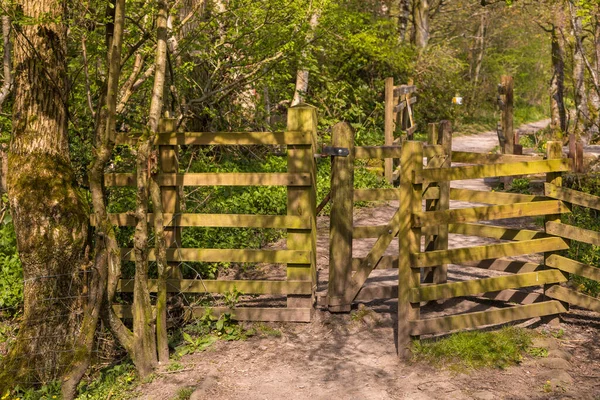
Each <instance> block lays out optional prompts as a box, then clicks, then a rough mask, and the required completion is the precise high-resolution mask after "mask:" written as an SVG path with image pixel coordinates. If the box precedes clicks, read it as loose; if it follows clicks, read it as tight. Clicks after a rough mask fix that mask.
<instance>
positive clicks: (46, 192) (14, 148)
mask: <svg viewBox="0 0 600 400" xmlns="http://www.w3.org/2000/svg"><path fill="white" fill-rule="evenodd" d="M17 6H18V7H19V8H20V10H21V12H22V13H23V16H24V17H25V18H27V20H28V21H34V22H30V23H28V24H25V25H23V26H21V27H20V34H19V35H17V37H16V46H15V52H14V59H15V67H16V68H15V103H14V105H13V137H12V141H11V145H10V153H9V156H8V167H9V171H10V173H9V175H8V179H7V186H8V195H9V201H10V206H11V213H12V217H13V222H14V226H15V232H16V236H17V246H18V249H19V255H20V258H21V263H22V266H23V277H24V284H25V287H24V296H23V297H24V314H23V320H22V323H21V327H20V330H19V334H18V336H17V338H16V340H15V342H14V344H13V346H12V349H11V350H10V353H9V356H8V357H7V359H5V360H4V363H3V365H2V369H1V371H2V372H0V393H4V391H5V390H6V389H12V388H13V387H14V386H15V385H16V384H19V385H20V386H27V385H28V384H34V383H46V382H49V381H52V380H56V379H59V378H60V377H61V376H62V375H63V373H64V372H65V370H66V369H68V368H69V366H70V365H71V363H72V362H73V361H76V360H77V357H78V353H77V351H76V350H77V349H76V348H75V347H74V345H73V342H74V341H73V338H74V337H77V335H78V334H79V327H80V324H81V321H80V318H79V312H78V311H79V310H81V307H82V303H83V301H84V299H83V298H82V295H81V294H82V293H83V288H84V282H83V280H82V278H81V277H82V274H81V271H82V267H83V266H84V265H85V264H86V257H85V255H84V248H85V246H86V243H87V238H88V210H87V207H86V204H85V201H84V200H83V199H84V196H83V194H82V193H80V191H79V189H78V188H77V187H76V186H75V183H74V182H75V177H74V173H73V169H72V167H71V163H70V157H69V147H68V142H67V140H68V134H67V108H66V101H67V98H68V96H67V68H66V54H67V43H66V33H67V31H66V26H65V25H64V24H63V23H61V22H56V21H63V20H64V18H63V17H64V15H65V10H66V4H65V3H64V2H62V1H57V0H22V1H19V2H18V5H17ZM37 21H42V22H39V23H38V22H37Z"/></svg>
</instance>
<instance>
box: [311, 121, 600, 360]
mask: <svg viewBox="0 0 600 400" xmlns="http://www.w3.org/2000/svg"><path fill="white" fill-rule="evenodd" d="M338 135H339V136H342V137H344V138H345V141H342V142H338V143H347V145H348V146H349V147H350V148H352V130H351V128H350V127H349V126H338V127H337V128H336V129H335V130H334V140H336V138H335V136H338ZM450 143H451V130H450V126H449V124H448V123H447V122H444V123H441V124H440V125H432V126H430V134H429V143H423V142H416V141H406V142H404V143H403V145H402V146H379V147H355V148H354V149H353V151H352V152H351V154H352V155H353V156H354V158H371V157H373V158H385V157H399V159H400V168H399V172H400V175H399V177H400V183H399V187H398V188H397V189H366V190H365V189H363V190H353V188H352V185H351V182H350V183H346V184H343V185H342V184H341V183H340V182H335V184H336V186H333V185H332V188H334V190H333V192H332V200H333V205H332V220H331V228H330V246H331V247H330V255H331V256H330V267H329V269H330V280H329V287H328V293H327V296H323V297H320V298H319V302H320V304H321V305H325V306H327V307H328V308H329V310H331V311H348V310H349V309H350V307H351V305H352V302H353V301H369V300H373V299H386V298H393V297H396V296H397V298H398V349H399V353H400V355H402V356H408V355H409V354H410V352H409V347H410V343H411V338H414V337H418V336H419V335H425V334H439V333H444V332H449V331H455V330H462V329H472V328H478V327H482V326H489V325H498V324H502V323H507V322H511V321H518V320H523V319H529V318H533V317H546V318H555V317H556V315H558V314H560V313H564V312H567V311H568V307H569V304H574V305H577V306H581V307H585V308H589V309H592V310H595V311H600V300H598V299H596V298H592V297H589V296H586V295H584V294H581V293H578V292H577V291H575V290H571V289H569V288H567V287H565V286H561V285H560V284H561V283H564V282H567V281H568V279H569V274H570V273H572V274H576V275H581V276H584V277H587V278H590V279H595V280H598V279H599V278H600V270H599V269H598V268H596V267H594V266H589V265H584V264H582V263H580V262H577V261H574V260H569V259H567V258H565V257H563V256H561V255H560V254H559V253H558V252H559V251H561V250H566V249H568V248H569V240H571V239H572V240H578V241H581V242H585V243H591V244H595V245H599V244H600V233H599V232H595V231H589V230H585V229H582V228H578V227H575V226H570V225H567V224H563V223H561V218H560V216H561V214H564V213H569V212H570V209H571V206H572V204H576V205H579V206H583V207H589V208H593V209H596V210H598V209H600V198H599V197H595V196H591V195H589V194H585V193H580V192H577V191H573V190H569V189H565V188H562V187H561V182H562V178H561V174H562V173H564V172H566V171H569V170H571V164H572V162H571V161H570V160H569V159H563V158H562V147H561V143H559V142H549V143H548V145H547V146H548V153H547V156H546V157H545V158H544V157H538V156H522V155H512V154H499V155H496V154H478V153H469V152H452V151H450V148H451V145H450ZM452 163H459V165H453V164H452ZM352 168H353V159H351V158H349V159H347V160H343V159H337V158H336V159H335V160H334V170H333V173H332V176H333V177H334V179H335V176H351V171H352ZM530 174H535V175H537V176H542V177H544V176H545V177H546V184H545V192H544V195H543V196H542V195H527V194H516V193H496V192H487V191H476V190H470V189H458V188H450V182H451V181H456V180H465V179H477V178H490V177H505V176H521V175H530ZM356 200H386V201H389V200H398V203H397V204H398V206H397V207H398V208H397V211H396V213H395V214H394V215H393V216H392V218H391V220H390V222H389V223H388V224H386V225H382V226H361V227H355V226H353V220H352V212H351V211H352V202H353V201H356ZM450 200H460V201H467V202H469V203H483V204H487V205H478V206H470V207H467V208H455V209H452V208H450ZM536 216H538V217H542V218H543V220H544V226H543V228H542V229H541V230H532V229H519V228H516V229H515V228H507V227H505V226H501V225H493V224H489V223H487V222H486V223H482V221H494V220H499V219H502V220H505V219H511V218H522V217H536ZM452 234H459V235H466V236H475V237H482V238H490V239H496V241H495V242H494V243H492V244H486V245H477V246H472V247H460V248H456V247H454V246H453V245H452V240H449V239H451V238H450V235H452ZM367 237H372V238H377V240H376V242H375V244H374V245H373V247H372V249H371V250H370V252H369V254H368V255H367V256H366V257H362V258H358V259H356V258H355V259H353V258H352V247H353V246H352V239H358V238H367ZM423 238H424V239H425V240H423ZM393 240H397V242H398V254H397V256H383V254H384V252H385V250H386V249H387V248H388V246H389V245H390V243H392V241H393ZM535 253H539V254H541V256H539V258H540V260H541V262H527V261H516V260H514V259H512V258H511V257H515V256H521V255H532V254H535ZM448 265H453V266H454V267H453V268H458V269H459V270H460V268H463V267H477V268H481V269H487V270H490V271H495V272H494V273H491V274H489V275H490V276H489V277H488V276H486V277H484V278H480V279H470V280H462V281H453V282H448V279H447V266H448ZM381 268H388V269H389V268H392V269H397V271H398V281H397V286H396V285H393V286H392V285H388V286H373V287H369V286H363V285H364V284H365V282H366V281H367V278H368V277H369V275H370V274H371V272H372V271H373V270H374V269H381ZM486 275H487V274H486ZM532 287H533V288H535V287H538V289H539V290H537V291H534V290H532V289H531V288H532ZM522 288H530V289H529V290H527V291H522V290H520V289H522ZM458 297H462V298H464V297H467V298H474V297H478V298H486V299H492V300H494V301H496V302H501V303H502V306H500V307H498V304H497V303H494V304H496V307H494V306H493V305H491V306H490V307H489V309H487V310H485V311H477V312H466V313H465V312H464V311H463V312H459V313H456V314H453V315H444V316H435V317H429V318H428V317H427V315H426V314H425V315H424V316H422V315H421V309H422V307H423V306H425V305H427V304H428V303H430V302H439V301H446V300H448V299H452V298H458ZM438 308H439V306H438Z"/></svg>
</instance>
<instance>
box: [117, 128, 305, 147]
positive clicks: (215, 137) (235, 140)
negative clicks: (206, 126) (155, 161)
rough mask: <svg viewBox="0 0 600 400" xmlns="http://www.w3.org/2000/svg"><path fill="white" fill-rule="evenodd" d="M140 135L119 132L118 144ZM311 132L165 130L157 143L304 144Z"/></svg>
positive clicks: (129, 142)
mask: <svg viewBox="0 0 600 400" xmlns="http://www.w3.org/2000/svg"><path fill="white" fill-rule="evenodd" d="M137 141H138V137H136V136H132V135H128V134H119V135H117V138H116V144H128V145H135V144H136V143H137ZM311 143H312V138H311V135H310V133H307V132H301V131H291V132H164V133H159V134H158V136H157V138H156V140H155V141H154V144H155V145H167V146H175V145H185V146H190V145H244V146H248V145H302V144H305V145H306V144H308V145H309V144H311Z"/></svg>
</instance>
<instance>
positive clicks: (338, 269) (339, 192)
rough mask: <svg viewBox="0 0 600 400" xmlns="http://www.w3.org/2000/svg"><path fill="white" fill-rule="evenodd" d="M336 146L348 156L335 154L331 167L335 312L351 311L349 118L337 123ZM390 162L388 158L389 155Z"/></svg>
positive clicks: (330, 300) (330, 301) (331, 297)
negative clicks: (348, 298)
mask: <svg viewBox="0 0 600 400" xmlns="http://www.w3.org/2000/svg"><path fill="white" fill-rule="evenodd" d="M331 142H332V146H334V147H345V148H347V149H348V150H349V151H350V154H349V155H348V157H333V161H332V167H331V214H330V215H331V218H330V223H329V287H328V291H327V305H328V308H329V311H331V312H346V311H350V308H351V305H352V303H347V302H345V301H344V294H345V293H346V288H347V285H348V284H349V283H350V281H351V279H352V228H353V221H354V216H353V212H354V129H352V127H351V126H350V124H348V123H347V122H340V123H338V124H336V125H335V126H334V127H333V130H332V134H331ZM386 162H387V159H386Z"/></svg>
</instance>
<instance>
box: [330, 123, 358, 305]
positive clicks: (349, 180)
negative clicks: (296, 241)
mask: <svg viewBox="0 0 600 400" xmlns="http://www.w3.org/2000/svg"><path fill="white" fill-rule="evenodd" d="M331 139H332V145H333V146H335V147H345V148H347V149H349V150H350V155H349V156H348V157H333V160H332V163H331V199H332V201H331V218H330V223H329V282H328V290H327V305H328V309H329V311H331V312H342V311H350V308H351V305H352V302H348V301H346V300H345V297H344V293H345V292H346V286H347V285H348V284H349V283H350V281H351V279H352V234H353V229H352V224H353V221H354V199H353V191H354V157H353V156H352V154H353V153H355V152H354V151H353V150H354V129H352V127H351V126H350V124H348V123H347V122H340V123H337V124H336V125H334V126H333V128H332V135H331Z"/></svg>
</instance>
